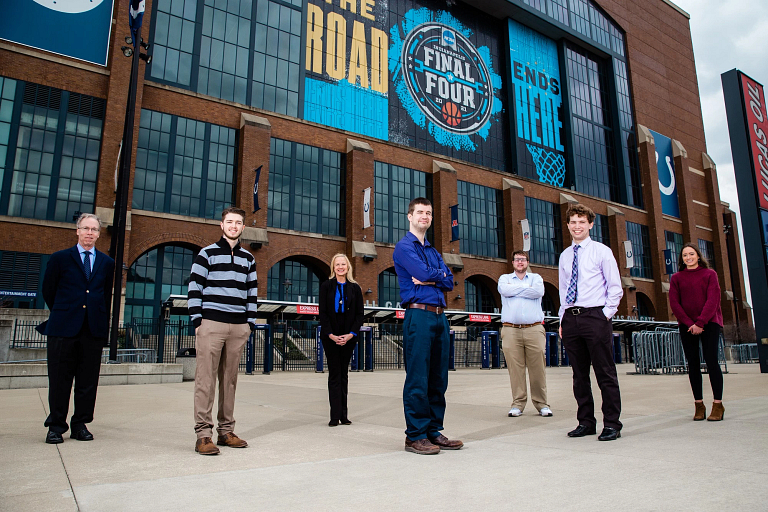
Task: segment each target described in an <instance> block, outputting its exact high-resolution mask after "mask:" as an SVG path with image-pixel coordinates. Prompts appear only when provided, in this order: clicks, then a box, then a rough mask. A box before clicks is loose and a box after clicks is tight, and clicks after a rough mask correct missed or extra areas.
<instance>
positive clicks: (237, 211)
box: [221, 206, 245, 222]
mask: <svg viewBox="0 0 768 512" xmlns="http://www.w3.org/2000/svg"><path fill="white" fill-rule="evenodd" d="M230 213H234V214H235V215H239V216H241V217H242V218H243V222H245V210H241V209H240V208H238V207H237V206H230V207H229V208H226V209H224V211H223V212H221V222H224V219H225V218H226V217H227V215H229V214H230Z"/></svg>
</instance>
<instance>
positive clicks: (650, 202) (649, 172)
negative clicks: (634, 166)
mask: <svg viewBox="0 0 768 512" xmlns="http://www.w3.org/2000/svg"><path fill="white" fill-rule="evenodd" d="M637 131H638V140H639V143H640V144H639V148H638V160H639V161H640V172H641V176H642V178H641V179H642V183H643V184H644V186H643V202H644V203H645V210H646V211H647V212H648V215H647V217H646V225H647V226H648V234H649V238H650V245H651V247H650V249H651V269H652V272H653V277H654V286H653V290H654V298H653V303H654V304H655V306H656V318H657V319H658V320H669V319H670V318H672V311H671V309H670V308H669V300H668V298H667V294H666V293H665V290H666V286H665V283H667V285H668V282H669V278H667V277H665V276H664V269H663V268H662V266H661V261H662V251H663V250H664V249H666V248H667V242H666V238H665V236H664V218H663V217H662V215H661V191H660V190H659V186H658V183H659V170H658V167H656V145H655V142H654V140H653V136H652V135H651V132H650V131H649V130H648V128H646V127H645V126H643V125H637Z"/></svg>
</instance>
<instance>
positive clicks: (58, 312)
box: [37, 246, 115, 338]
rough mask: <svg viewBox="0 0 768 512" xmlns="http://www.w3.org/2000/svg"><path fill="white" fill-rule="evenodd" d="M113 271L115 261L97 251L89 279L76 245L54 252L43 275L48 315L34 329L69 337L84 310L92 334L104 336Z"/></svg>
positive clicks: (74, 333)
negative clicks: (45, 319) (46, 318)
mask: <svg viewBox="0 0 768 512" xmlns="http://www.w3.org/2000/svg"><path fill="white" fill-rule="evenodd" d="M114 271H115V260H113V259H112V258H110V257H109V256H107V255H106V254H104V253H103V252H101V251H99V250H97V251H96V257H95V259H94V262H93V270H92V271H91V279H90V281H88V280H86V278H85V270H83V262H82V260H81V259H80V254H79V252H78V250H77V246H74V247H70V248H69V249H64V250H63V251H58V252H55V253H53V254H52V255H51V259H50V260H48V266H47V267H46V269H45V276H44V277H43V300H45V303H46V304H47V305H48V308H49V309H50V310H51V315H50V316H49V317H48V320H47V321H45V322H43V323H42V324H40V325H38V326H37V330H38V331H39V332H40V333H41V334H45V335H47V336H58V337H62V338H72V337H74V336H77V333H79V332H80V329H81V328H82V327H83V321H84V320H85V314H86V312H87V313H88V327H89V328H90V330H91V334H92V335H93V336H94V337H97V338H107V337H108V336H109V306H110V301H111V300H112V277H113V276H114Z"/></svg>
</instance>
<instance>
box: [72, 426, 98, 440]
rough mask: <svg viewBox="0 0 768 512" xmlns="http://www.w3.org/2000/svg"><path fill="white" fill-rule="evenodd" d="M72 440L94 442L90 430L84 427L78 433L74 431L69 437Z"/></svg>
mask: <svg viewBox="0 0 768 512" xmlns="http://www.w3.org/2000/svg"><path fill="white" fill-rule="evenodd" d="M69 437H71V438H72V439H77V440H78V441H93V434H91V433H90V432H88V429H87V428H85V427H83V428H81V429H80V430H78V431H74V430H73V431H72V434H71V435H70V436H69Z"/></svg>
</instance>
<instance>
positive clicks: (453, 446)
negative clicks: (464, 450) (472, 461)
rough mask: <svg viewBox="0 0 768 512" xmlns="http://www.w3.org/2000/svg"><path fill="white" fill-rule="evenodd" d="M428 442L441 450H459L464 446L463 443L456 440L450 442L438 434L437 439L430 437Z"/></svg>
mask: <svg viewBox="0 0 768 512" xmlns="http://www.w3.org/2000/svg"><path fill="white" fill-rule="evenodd" d="M429 442H430V443H432V444H434V445H436V446H439V447H440V449H441V450H461V447H462V446H464V443H463V442H461V441H459V440H458V439H453V440H451V439H448V438H447V437H445V436H444V435H443V434H440V435H439V436H437V437H430V438H429Z"/></svg>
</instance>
